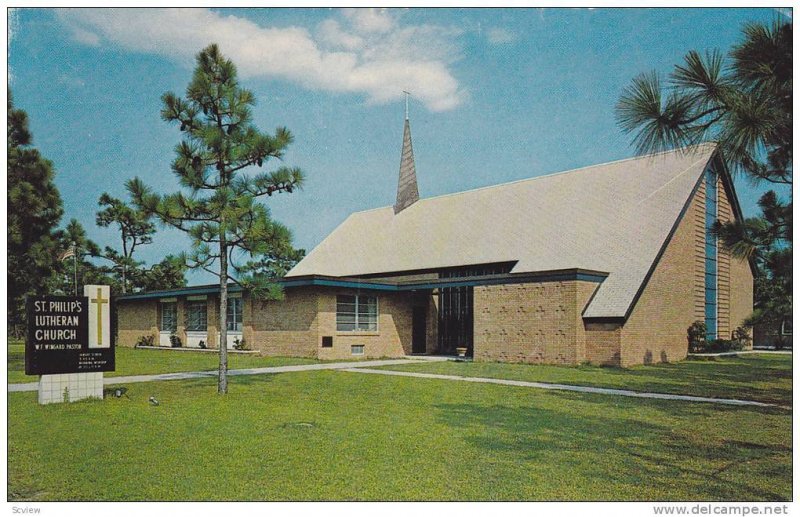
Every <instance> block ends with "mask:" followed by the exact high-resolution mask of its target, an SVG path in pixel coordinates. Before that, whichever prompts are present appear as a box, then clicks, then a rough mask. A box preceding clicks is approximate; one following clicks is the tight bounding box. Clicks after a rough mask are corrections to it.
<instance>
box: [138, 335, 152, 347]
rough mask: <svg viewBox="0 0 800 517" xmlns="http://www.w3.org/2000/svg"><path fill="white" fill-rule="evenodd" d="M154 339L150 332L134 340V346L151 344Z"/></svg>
mask: <svg viewBox="0 0 800 517" xmlns="http://www.w3.org/2000/svg"><path fill="white" fill-rule="evenodd" d="M155 341H156V340H155V338H154V337H153V336H152V334H151V335H148V336H139V339H137V340H136V346H153V345H154V344H155Z"/></svg>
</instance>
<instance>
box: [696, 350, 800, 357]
mask: <svg viewBox="0 0 800 517" xmlns="http://www.w3.org/2000/svg"><path fill="white" fill-rule="evenodd" d="M747 354H774V355H792V351H791V350H758V349H756V350H739V351H738V352H717V353H715V354H701V353H691V354H687V355H688V356H689V357H725V356H729V355H747Z"/></svg>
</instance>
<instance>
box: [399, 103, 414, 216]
mask: <svg viewBox="0 0 800 517" xmlns="http://www.w3.org/2000/svg"><path fill="white" fill-rule="evenodd" d="M403 93H405V94H406V121H405V125H404V127H403V150H402V152H401V154H400V177H399V179H398V181H397V202H396V203H395V204H394V213H395V214H399V213H400V212H402V211H403V210H405V209H406V208H408V207H409V206H411V205H413V204H414V203H416V202H417V201H419V189H418V188H417V169H416V167H415V166H414V149H413V147H412V146H411V125H410V124H409V123H408V95H409V94H408V92H403Z"/></svg>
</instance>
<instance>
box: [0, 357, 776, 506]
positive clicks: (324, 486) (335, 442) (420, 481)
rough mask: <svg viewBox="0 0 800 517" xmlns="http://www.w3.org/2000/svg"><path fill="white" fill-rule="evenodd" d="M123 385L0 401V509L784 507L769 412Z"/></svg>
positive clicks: (351, 386) (353, 386)
mask: <svg viewBox="0 0 800 517" xmlns="http://www.w3.org/2000/svg"><path fill="white" fill-rule="evenodd" d="M175 355H179V354H175ZM693 366H694V365H692V367H693ZM709 366H711V367H718V368H722V369H724V365H723V364H719V363H711V364H710V365H709ZM128 388H129V392H128V395H129V397H130V398H121V399H113V398H112V399H106V400H105V401H84V402H78V403H74V404H56V405H49V406H39V405H37V404H36V394H35V393H10V394H8V422H9V425H8V453H9V457H8V476H9V481H8V494H9V499H10V500H214V499H222V500H259V501H260V500H420V499H422V500H454V499H455V500H789V499H790V498H791V489H792V457H791V456H792V449H791V412H790V411H788V410H784V409H779V408H766V409H765V408H753V407H734V406H715V405H712V404H705V403H688V402H673V401H655V400H643V399H632V398H626V397H615V396H606V395H591V394H578V393H567V392H550V391H543V390H535V389H530V388H521V387H510V386H498V385H487V384H471V383H460V382H453V381H444V380H429V379H413V378H405V377H387V376H379V375H366V374H359V373H349V372H334V371H317V372H303V373H287V374H274V375H261V376H248V377H235V378H232V379H231V392H230V394H229V395H227V396H224V397H222V396H218V395H216V394H215V380H214V379H198V380H191V381H168V382H160V383H141V384H130V385H128ZM150 396H155V397H156V398H158V400H159V401H160V405H159V406H157V407H155V406H151V405H149V404H148V402H147V400H148V397H150Z"/></svg>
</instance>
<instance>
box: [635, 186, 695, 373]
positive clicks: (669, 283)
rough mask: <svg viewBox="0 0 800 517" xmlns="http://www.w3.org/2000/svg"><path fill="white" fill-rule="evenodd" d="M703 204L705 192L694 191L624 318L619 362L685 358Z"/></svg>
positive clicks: (693, 307)
mask: <svg viewBox="0 0 800 517" xmlns="http://www.w3.org/2000/svg"><path fill="white" fill-rule="evenodd" d="M704 204H705V196H702V195H697V194H696V195H695V196H694V199H692V201H691V204H690V205H689V207H688V209H687V211H686V213H685V215H684V217H683V218H682V219H681V221H680V223H678V228H677V230H676V231H675V233H674V234H673V236H672V239H671V240H670V242H669V244H668V245H667V248H666V250H665V251H664V254H663V255H662V256H661V259H660V260H659V261H658V264H656V267H655V270H654V271H653V273H652V275H651V276H650V279H649V280H648V281H647V284H646V285H645V287H644V290H643V291H642V294H641V296H640V297H639V300H638V301H637V302H636V305H635V306H634V308H633V311H631V314H630V316H629V317H628V320H627V321H626V322H625V325H624V326H623V328H622V334H621V343H622V347H621V358H620V359H621V361H620V362H621V365H622V366H631V365H636V364H649V363H657V362H666V361H678V360H680V359H683V358H685V357H686V352H687V349H688V342H687V339H686V329H687V328H688V327H689V325H691V324H692V322H693V321H695V320H696V319H697V314H696V311H697V303H696V302H697V298H696V297H697V293H698V290H699V292H700V293H702V292H703V284H702V283H701V282H703V281H704V273H703V272H704V271H705V260H704V259H703V256H704V255H700V257H701V260H698V259H697V257H698V253H703V254H704V253H705V244H702V246H699V245H698V242H697V225H702V226H703V227H704V226H705V225H704V221H705V218H704V216H703V218H702V219H701V218H700V217H698V215H697V214H698V212H702V211H703V210H705V208H704V206H705V205H704ZM701 230H702V227H701ZM703 242H704V241H703ZM701 250H702V251H701ZM698 268H702V269H701V270H700V272H699V273H700V274H698ZM701 296H702V295H701Z"/></svg>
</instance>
